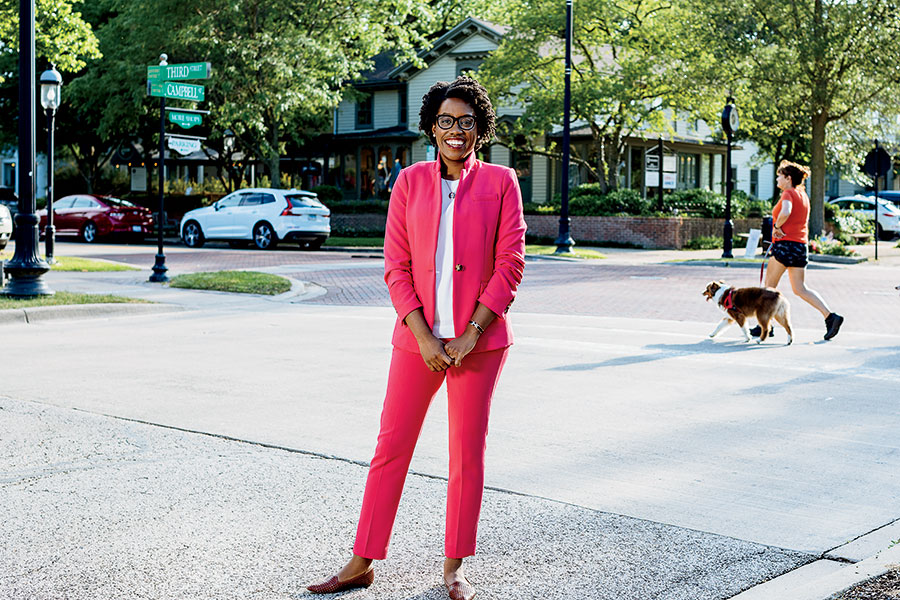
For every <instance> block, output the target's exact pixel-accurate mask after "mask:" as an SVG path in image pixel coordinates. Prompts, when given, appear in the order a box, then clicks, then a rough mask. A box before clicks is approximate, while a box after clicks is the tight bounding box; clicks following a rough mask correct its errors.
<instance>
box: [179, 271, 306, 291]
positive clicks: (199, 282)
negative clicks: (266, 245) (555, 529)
mask: <svg viewBox="0 0 900 600" xmlns="http://www.w3.org/2000/svg"><path fill="white" fill-rule="evenodd" d="M169 285H170V286H171V287H175V288H186V289H192V290H214V291H217V292H232V293H236V294H264V295H267V296H276V295H278V294H283V293H284V292H287V291H289V290H290V289H291V282H290V281H289V280H287V279H285V278H284V277H281V276H280V275H272V274H270V273H258V272H256V271H214V272H208V273H186V274H184V275H178V276H176V277H174V278H172V281H171V282H170V283H169Z"/></svg>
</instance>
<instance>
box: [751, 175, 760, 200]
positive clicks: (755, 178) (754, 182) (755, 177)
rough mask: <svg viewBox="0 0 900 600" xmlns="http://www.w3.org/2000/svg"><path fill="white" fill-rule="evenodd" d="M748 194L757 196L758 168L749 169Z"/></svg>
mask: <svg viewBox="0 0 900 600" xmlns="http://www.w3.org/2000/svg"><path fill="white" fill-rule="evenodd" d="M750 195H751V196H753V197H754V198H759V169H750Z"/></svg>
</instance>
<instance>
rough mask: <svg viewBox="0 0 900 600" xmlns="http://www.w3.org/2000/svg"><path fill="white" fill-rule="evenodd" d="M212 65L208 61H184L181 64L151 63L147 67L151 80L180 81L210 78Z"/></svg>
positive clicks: (148, 76) (148, 77)
mask: <svg viewBox="0 0 900 600" xmlns="http://www.w3.org/2000/svg"><path fill="white" fill-rule="evenodd" d="M211 74H212V67H211V66H210V64H209V63H208V62H201V63H184V64H180V65H159V66H157V65H151V66H149V67H147V79H148V80H150V81H159V82H162V81H178V80H183V79H209V76H210V75H211Z"/></svg>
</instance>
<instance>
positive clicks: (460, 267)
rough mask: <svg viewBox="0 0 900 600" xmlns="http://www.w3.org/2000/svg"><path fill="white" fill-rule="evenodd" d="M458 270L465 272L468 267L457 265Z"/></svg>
mask: <svg viewBox="0 0 900 600" xmlns="http://www.w3.org/2000/svg"><path fill="white" fill-rule="evenodd" d="M456 270H457V271H465V270H466V267H465V266H464V265H456Z"/></svg>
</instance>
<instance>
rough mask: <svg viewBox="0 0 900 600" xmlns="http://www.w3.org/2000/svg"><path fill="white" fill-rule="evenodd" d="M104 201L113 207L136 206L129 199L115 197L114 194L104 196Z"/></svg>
mask: <svg viewBox="0 0 900 600" xmlns="http://www.w3.org/2000/svg"><path fill="white" fill-rule="evenodd" d="M103 202H105V203H106V204H108V205H110V206H112V207H114V208H115V207H123V208H134V206H135V205H134V204H132V203H131V202H129V201H128V200H120V199H119V198H113V197H112V196H104V197H103Z"/></svg>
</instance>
